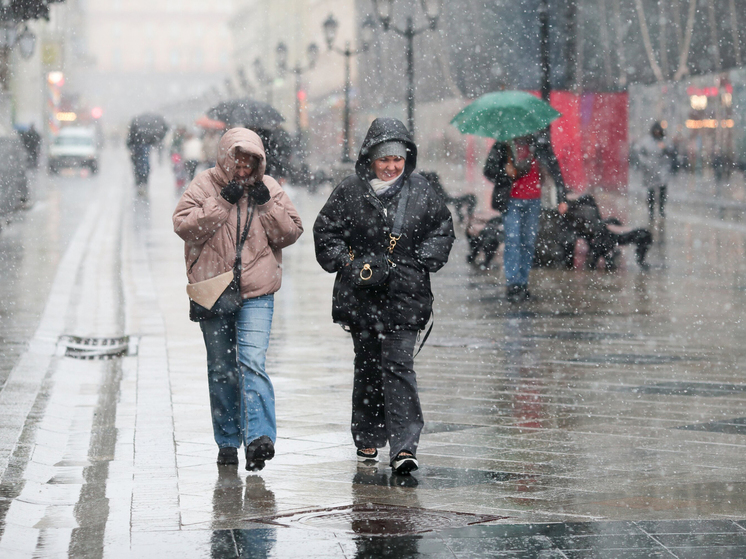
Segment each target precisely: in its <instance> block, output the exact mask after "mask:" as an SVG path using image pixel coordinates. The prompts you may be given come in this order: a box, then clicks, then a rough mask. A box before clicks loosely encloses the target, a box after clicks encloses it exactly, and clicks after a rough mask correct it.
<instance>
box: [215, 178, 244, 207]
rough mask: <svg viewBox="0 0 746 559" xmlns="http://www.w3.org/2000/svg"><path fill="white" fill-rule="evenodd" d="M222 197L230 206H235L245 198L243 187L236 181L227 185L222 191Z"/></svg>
mask: <svg viewBox="0 0 746 559" xmlns="http://www.w3.org/2000/svg"><path fill="white" fill-rule="evenodd" d="M220 195H221V196H222V197H223V198H224V199H225V200H226V201H227V202H228V203H230V204H235V203H236V202H238V201H239V200H240V199H241V197H242V196H243V186H241V185H240V184H238V183H237V182H236V181H231V182H229V183H228V184H226V185H225V186H224V187H223V189H222V190H221V191H220Z"/></svg>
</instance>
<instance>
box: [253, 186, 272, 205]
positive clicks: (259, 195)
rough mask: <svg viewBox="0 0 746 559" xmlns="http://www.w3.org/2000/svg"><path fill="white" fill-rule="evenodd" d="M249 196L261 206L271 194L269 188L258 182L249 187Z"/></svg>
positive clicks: (267, 200)
mask: <svg viewBox="0 0 746 559" xmlns="http://www.w3.org/2000/svg"><path fill="white" fill-rule="evenodd" d="M249 197H251V198H252V199H253V200H254V202H256V203H257V204H258V205H260V206H261V205H262V204H266V203H267V202H269V200H270V198H271V195H270V194H269V188H267V186H266V185H265V184H264V183H263V182H258V183H256V184H255V185H254V186H252V187H250V188H249Z"/></svg>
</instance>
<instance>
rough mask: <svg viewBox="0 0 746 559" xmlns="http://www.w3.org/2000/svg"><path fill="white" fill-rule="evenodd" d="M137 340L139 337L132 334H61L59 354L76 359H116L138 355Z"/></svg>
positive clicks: (58, 346) (58, 343) (58, 344)
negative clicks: (131, 335)
mask: <svg viewBox="0 0 746 559" xmlns="http://www.w3.org/2000/svg"><path fill="white" fill-rule="evenodd" d="M137 342H138V339H137V338H135V337H130V336H122V337H120V338H82V337H79V336H60V338H59V340H58V342H57V354H58V355H64V356H65V357H73V358H75V359H87V360H91V359H98V360H107V359H114V358H116V357H124V356H125V355H137Z"/></svg>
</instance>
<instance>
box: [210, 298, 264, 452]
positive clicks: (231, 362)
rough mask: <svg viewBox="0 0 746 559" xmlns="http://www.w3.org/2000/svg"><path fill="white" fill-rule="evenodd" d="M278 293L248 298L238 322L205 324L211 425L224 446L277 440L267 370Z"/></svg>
mask: <svg viewBox="0 0 746 559" xmlns="http://www.w3.org/2000/svg"><path fill="white" fill-rule="evenodd" d="M273 311H274V295H263V296H261V297H256V298H254V299H244V302H243V306H242V307H241V310H240V311H239V312H238V316H237V317H236V318H235V320H231V319H226V318H221V317H218V318H213V319H210V320H204V321H202V322H200V327H201V328H202V335H203V336H204V338H205V346H206V348H207V380H208V386H209V391H210V409H211V411H212V429H213V432H214V434H215V442H216V443H217V444H218V446H219V447H220V448H223V447H228V446H232V447H235V448H238V447H240V446H241V443H242V442H243V444H244V446H248V445H249V443H251V441H253V440H255V439H258V438H259V437H261V436H262V435H266V436H268V437H269V438H270V439H272V442H274V441H275V440H276V439H277V422H276V418H275V392H274V389H273V387H272V381H271V380H270V379H269V376H267V372H266V371H265V370H264V364H265V361H266V356H267V347H269V332H270V329H271V328H272V313H273Z"/></svg>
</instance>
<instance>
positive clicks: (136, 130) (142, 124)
mask: <svg viewBox="0 0 746 559" xmlns="http://www.w3.org/2000/svg"><path fill="white" fill-rule="evenodd" d="M166 132H168V124H166V119H164V118H163V117H162V116H161V115H157V114H154V113H145V114H141V115H138V116H136V117H135V118H133V119H132V121H131V122H130V130H129V137H128V140H127V143H128V144H129V143H133V144H135V143H139V144H150V145H153V144H157V143H159V142H160V141H161V140H163V138H164V137H165V136H166Z"/></svg>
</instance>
